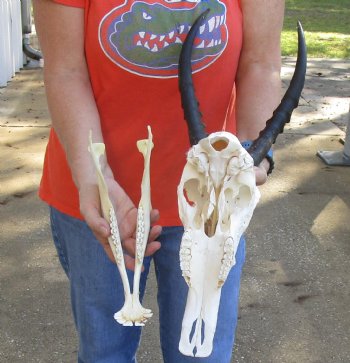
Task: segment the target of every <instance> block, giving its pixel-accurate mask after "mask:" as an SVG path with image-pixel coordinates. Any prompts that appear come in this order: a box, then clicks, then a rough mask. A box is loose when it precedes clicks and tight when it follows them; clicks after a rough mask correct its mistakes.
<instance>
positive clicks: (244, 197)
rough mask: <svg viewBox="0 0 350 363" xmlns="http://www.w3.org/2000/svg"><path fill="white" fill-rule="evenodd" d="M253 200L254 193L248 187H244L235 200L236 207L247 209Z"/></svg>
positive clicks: (240, 189)
mask: <svg viewBox="0 0 350 363" xmlns="http://www.w3.org/2000/svg"><path fill="white" fill-rule="evenodd" d="M251 199H252V193H251V190H250V188H249V187H248V186H247V185H242V186H241V187H240V188H239V192H238V194H237V195H236V198H235V199H234V205H235V206H236V207H238V208H246V207H247V206H248V204H249V202H250V200H251Z"/></svg>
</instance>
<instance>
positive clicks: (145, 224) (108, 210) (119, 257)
mask: <svg viewBox="0 0 350 363" xmlns="http://www.w3.org/2000/svg"><path fill="white" fill-rule="evenodd" d="M137 148H138V150H139V151H140V153H142V155H143V157H144V171H143V177H142V183H141V199H140V203H139V206H138V211H137V225H136V256H135V273H134V281H133V293H131V290H130V284H129V280H128V277H127V273H126V267H125V263H124V255H123V249H122V244H121V238H120V234H119V229H118V221H117V217H116V213H115V210H114V207H113V204H112V201H111V200H110V198H109V194H108V188H107V184H106V181H105V179H104V177H103V174H102V171H101V165H100V158H101V157H102V156H104V154H105V145H104V144H103V143H93V142H92V134H91V132H90V140H89V152H90V154H91V156H92V159H93V163H94V166H95V170H96V174H97V179H98V189H99V194H100V201H101V209H102V214H103V216H104V218H105V219H106V220H107V221H108V223H109V224H110V227H111V236H110V237H109V238H108V242H109V245H110V247H111V249H112V252H113V256H114V258H115V261H116V264H117V267H118V270H119V273H120V276H121V279H122V283H123V288H124V297H125V302H124V305H123V307H122V308H121V309H120V310H119V311H118V312H116V313H115V314H114V318H115V320H116V321H117V322H118V323H120V324H122V325H124V326H132V325H137V326H143V325H145V322H146V321H147V320H148V319H149V318H150V317H151V316H152V315H153V314H152V311H151V310H150V309H146V308H144V307H143V306H142V305H141V302H140V299H139V286H140V278H141V270H142V263H143V258H144V254H145V249H146V245H147V240H148V235H149V231H150V211H151V209H152V207H151V191H150V159H151V151H152V148H153V142H152V132H151V128H150V127H149V126H148V139H145V140H139V141H138V142H137Z"/></svg>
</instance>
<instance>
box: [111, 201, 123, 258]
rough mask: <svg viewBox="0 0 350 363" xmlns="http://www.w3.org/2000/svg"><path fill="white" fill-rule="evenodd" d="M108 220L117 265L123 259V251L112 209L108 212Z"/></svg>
mask: <svg viewBox="0 0 350 363" xmlns="http://www.w3.org/2000/svg"><path fill="white" fill-rule="evenodd" d="M109 219H110V227H111V237H112V241H113V245H114V250H115V256H116V262H117V263H118V264H119V263H121V261H122V259H123V249H122V244H121V241H120V236H119V228H118V224H117V218H116V215H115V213H114V210H113V208H111V209H110V211H109Z"/></svg>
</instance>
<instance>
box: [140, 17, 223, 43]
mask: <svg viewBox="0 0 350 363" xmlns="http://www.w3.org/2000/svg"><path fill="white" fill-rule="evenodd" d="M223 23H224V15H221V16H220V15H217V16H213V17H211V18H210V19H209V21H208V26H209V32H212V31H213V30H214V29H216V28H218V27H219V26H220V25H222V24H223ZM205 26H206V24H204V25H202V26H201V27H200V28H199V34H203V32H204V30H205ZM189 29H190V27H189ZM184 30H185V26H184V25H180V26H179V28H178V33H179V34H182V33H183V32H184ZM145 35H146V33H145V32H139V36H140V37H141V39H143V38H144V37H145ZM174 35H175V31H174V30H173V31H171V32H170V33H168V35H167V36H168V37H169V39H172V38H173V37H174ZM165 37H166V35H160V36H159V40H160V41H162V40H164V39H165ZM155 38H157V35H154V34H152V35H151V37H150V39H151V40H152V39H155Z"/></svg>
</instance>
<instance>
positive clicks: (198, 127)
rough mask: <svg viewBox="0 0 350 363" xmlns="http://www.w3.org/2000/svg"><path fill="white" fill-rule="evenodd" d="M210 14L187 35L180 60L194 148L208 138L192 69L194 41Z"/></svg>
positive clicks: (201, 18) (183, 90)
mask: <svg viewBox="0 0 350 363" xmlns="http://www.w3.org/2000/svg"><path fill="white" fill-rule="evenodd" d="M208 12H209V9H207V10H206V11H204V12H203V13H202V14H201V15H200V16H199V17H198V18H197V19H196V21H195V22H194V24H193V25H192V27H191V30H190V31H189V33H188V34H187V37H186V40H185V41H184V44H183V46H182V49H181V53H180V59H179V88H180V93H181V103H182V108H183V110H184V115H185V120H186V122H187V126H188V134H189V137H190V143H191V145H192V146H193V145H196V144H198V142H199V140H201V139H204V138H205V137H207V136H208V134H207V133H206V131H205V126H204V124H203V122H202V115H201V113H200V111H199V105H198V101H197V99H196V95H195V92H194V87H193V82H192V68H191V56H192V49H193V43H194V39H195V37H196V35H197V33H198V30H199V27H200V26H201V25H202V24H203V22H204V20H205V19H206V17H207V14H208Z"/></svg>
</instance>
